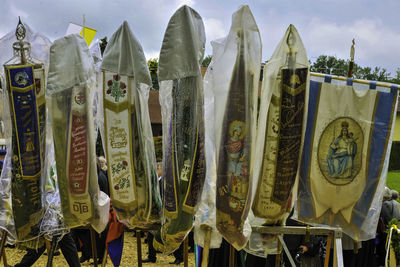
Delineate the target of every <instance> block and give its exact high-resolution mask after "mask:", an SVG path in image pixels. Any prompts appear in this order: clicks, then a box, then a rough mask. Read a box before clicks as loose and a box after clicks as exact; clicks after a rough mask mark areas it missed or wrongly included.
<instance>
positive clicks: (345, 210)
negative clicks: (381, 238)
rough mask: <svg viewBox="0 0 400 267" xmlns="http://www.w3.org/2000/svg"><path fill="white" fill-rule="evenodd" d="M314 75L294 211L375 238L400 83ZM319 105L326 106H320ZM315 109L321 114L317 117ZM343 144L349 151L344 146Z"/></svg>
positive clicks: (360, 237)
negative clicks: (381, 84)
mask: <svg viewBox="0 0 400 267" xmlns="http://www.w3.org/2000/svg"><path fill="white" fill-rule="evenodd" d="M311 80H312V81H311V86H310V100H309V101H310V104H309V115H308V122H307V132H306V140H305V145H304V150H303V158H302V160H303V161H304V162H302V164H301V166H302V167H301V169H300V180H299V192H298V201H297V202H296V210H295V211H296V212H295V214H294V216H293V217H294V218H298V219H299V220H301V221H305V222H308V223H320V224H327V225H330V226H333V227H341V228H342V230H343V232H344V233H346V234H347V235H348V236H350V237H351V238H352V239H353V240H356V241H364V240H368V239H371V238H374V237H375V233H376V227H377V223H378V219H379V215H380V210H381V206H382V197H383V191H384V187H385V183H386V175H387V169H388V164H389V156H390V148H391V143H392V135H393V131H394V122H395V120H394V119H393V118H394V116H395V112H396V110H397V105H398V103H397V102H398V85H389V86H388V87H389V88H388V87H382V86H379V85H377V83H376V82H372V81H371V82H367V81H365V82H364V83H362V82H357V81H353V80H352V79H349V78H347V79H346V78H344V77H340V79H334V78H332V76H330V75H323V74H318V76H315V75H312V76H311ZM327 99H329V102H326V101H327ZM315 101H318V103H319V104H316V102H315ZM320 105H323V108H320V109H318V107H319V106H320ZM314 114H315V115H316V114H318V116H317V117H316V118H314ZM324 121H325V122H324ZM321 122H322V124H321ZM328 122H329V123H328ZM312 128H315V130H312ZM311 136H313V137H314V138H311ZM343 136H346V138H344V137H343ZM308 137H309V138H308ZM343 141H346V142H345V143H344V142H343ZM306 144H307V145H306ZM343 144H346V147H347V150H346V151H342V150H340V149H341V147H342V146H343ZM316 171H318V173H316ZM315 183H318V186H317V187H316V186H315ZM327 196H329V197H327ZM316 201H318V203H316ZM327 201H328V202H327Z"/></svg>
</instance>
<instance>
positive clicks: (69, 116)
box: [47, 35, 109, 232]
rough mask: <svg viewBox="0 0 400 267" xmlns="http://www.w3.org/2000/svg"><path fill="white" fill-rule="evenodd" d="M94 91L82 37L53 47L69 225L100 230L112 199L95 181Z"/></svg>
mask: <svg viewBox="0 0 400 267" xmlns="http://www.w3.org/2000/svg"><path fill="white" fill-rule="evenodd" d="M77 66H78V67H77ZM94 88H95V72H94V66H93V59H92V57H91V56H90V54H89V49H88V47H87V45H86V43H85V42H84V40H83V39H82V38H81V37H79V36H78V35H69V36H66V37H63V38H60V39H58V40H56V41H55V42H54V44H53V45H52V46H51V48H50V69H49V75H48V83H47V91H48V95H49V100H50V101H49V114H50V116H51V123H52V128H53V140H54V150H55V159H56V165H57V179H58V184H59V188H60V198H61V205H62V211H63V215H64V220H65V225H66V226H67V227H68V228H73V227H76V226H80V225H87V224H91V225H92V226H93V228H94V229H95V230H96V231H98V232H101V231H102V230H103V229H104V227H105V226H106V224H107V218H108V207H109V206H108V205H109V199H108V197H107V196H105V194H102V193H101V192H100V191H99V187H98V182H97V166H96V154H95V142H94V137H95V134H94V123H93V108H92V101H91V99H90V96H91V93H90V91H91V90H93V89H94Z"/></svg>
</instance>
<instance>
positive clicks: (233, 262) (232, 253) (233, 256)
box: [229, 245, 235, 267]
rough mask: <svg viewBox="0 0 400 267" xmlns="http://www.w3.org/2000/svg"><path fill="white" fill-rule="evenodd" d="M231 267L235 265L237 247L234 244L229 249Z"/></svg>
mask: <svg viewBox="0 0 400 267" xmlns="http://www.w3.org/2000/svg"><path fill="white" fill-rule="evenodd" d="M229 267H235V248H234V247H233V246H232V245H230V249H229Z"/></svg>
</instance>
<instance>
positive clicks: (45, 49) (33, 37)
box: [0, 25, 51, 247]
mask: <svg viewBox="0 0 400 267" xmlns="http://www.w3.org/2000/svg"><path fill="white" fill-rule="evenodd" d="M24 26H25V29H26V35H25V40H24V41H25V42H26V41H28V42H30V44H27V45H29V46H30V49H29V51H27V54H26V56H27V61H28V64H35V69H34V70H33V73H34V78H35V86H36V88H35V89H34V90H36V94H35V96H36V100H35V102H36V105H37V112H38V118H37V120H38V121H39V125H38V126H39V127H38V131H40V135H41V137H42V138H41V139H40V141H39V142H40V143H41V145H40V146H41V150H40V151H41V156H40V157H41V163H43V161H44V155H45V153H44V150H43V149H44V144H43V143H42V141H43V142H44V136H45V133H44V131H45V127H44V125H45V112H46V109H45V104H44V84H45V77H44V76H45V70H44V69H43V68H42V67H43V65H42V62H48V55H49V46H50V44H51V42H50V41H49V39H48V38H47V37H45V36H43V35H41V34H39V33H33V31H32V29H31V28H30V27H29V26H28V25H24ZM16 41H17V39H16V37H15V31H12V32H10V33H8V34H6V35H5V36H3V37H2V38H1V39H0V49H1V51H2V53H1V55H0V63H1V65H3V64H5V63H6V64H7V65H9V64H13V65H18V64H20V61H21V60H20V57H19V56H17V55H16V54H15V51H14V49H13V43H14V42H16ZM10 58H11V59H10ZM3 74H4V69H3V68H0V80H1V86H2V87H3V88H1V89H2V93H1V97H2V99H3V101H2V103H3V105H2V112H1V124H2V129H1V130H2V131H4V132H3V133H2V134H3V135H4V140H5V144H6V147H7V152H8V153H7V154H6V156H5V159H4V164H3V171H2V175H1V183H0V187H1V208H0V221H1V222H0V225H1V226H0V227H1V228H3V229H5V230H6V231H8V233H9V239H10V238H11V239H14V238H17V236H18V235H19V239H20V240H18V241H27V240H31V239H35V238H36V237H37V236H39V235H40V232H39V226H40V225H39V224H40V218H39V221H38V220H37V218H35V217H31V218H30V219H28V220H27V222H26V224H24V226H23V227H20V233H19V234H17V232H16V229H15V221H14V217H13V211H12V210H11V207H12V200H11V188H12V183H11V178H12V158H14V157H17V156H16V155H14V157H13V153H12V140H11V136H12V129H13V127H12V126H13V125H12V121H11V117H10V103H9V99H10V98H9V95H8V93H7V92H6V90H5V89H6V87H7V85H6V79H5V78H4V77H2V76H3ZM42 89H43V90H42ZM27 94H30V93H27ZM41 165H42V166H41V168H43V166H44V164H41ZM17 175H18V174H17ZM17 175H16V176H17ZM40 176H41V177H39V178H38V179H39V181H38V189H39V190H40V192H39V193H32V192H30V193H29V194H25V195H20V196H19V197H18V199H15V201H20V200H23V199H24V196H26V197H29V198H33V194H35V203H36V202H37V201H36V195H37V194H39V198H40V196H43V194H42V193H43V184H42V183H43V179H42V178H43V173H42V174H41V175H40ZM15 181H16V185H17V187H18V188H20V187H19V186H22V187H23V188H24V189H25V188H26V183H24V185H22V183H21V181H20V180H18V181H17V180H15ZM31 186H32V187H31V189H33V187H34V186H33V184H31ZM35 186H36V185H35ZM22 187H21V188H22ZM29 201H32V203H33V202H34V200H33V199H30V200H29ZM39 202H40V206H41V207H42V208H41V209H37V210H35V209H36V208H37V205H36V204H35V207H33V206H32V207H33V209H31V211H32V212H37V214H38V215H39V214H40V215H39V216H40V217H42V215H41V214H42V212H43V211H44V209H43V203H42V202H41V201H39ZM23 208H24V207H22V209H21V206H20V210H23ZM15 212H17V213H19V214H21V217H23V214H22V213H21V212H20V211H15ZM26 214H29V213H25V215H26ZM30 215H31V214H29V216H30ZM32 216H34V215H33V213H32ZM19 222H20V224H21V223H23V219H22V220H21V218H20V219H19ZM33 222H37V223H38V224H37V227H36V226H35V230H34V232H33V231H32V229H33V228H32V227H33ZM28 232H29V234H28ZM34 243H36V242H35V241H33V242H29V243H26V244H28V246H30V247H32V246H33V245H34Z"/></svg>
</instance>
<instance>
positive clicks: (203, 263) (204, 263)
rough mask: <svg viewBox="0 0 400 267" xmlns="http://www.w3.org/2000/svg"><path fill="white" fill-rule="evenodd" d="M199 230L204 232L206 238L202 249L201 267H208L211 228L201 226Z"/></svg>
mask: <svg viewBox="0 0 400 267" xmlns="http://www.w3.org/2000/svg"><path fill="white" fill-rule="evenodd" d="M200 228H203V230H205V232H206V236H205V238H204V248H203V258H202V260H201V267H207V266H208V255H209V253H210V242H211V230H212V229H211V227H210V226H208V225H204V226H203V225H201V226H200Z"/></svg>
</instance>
